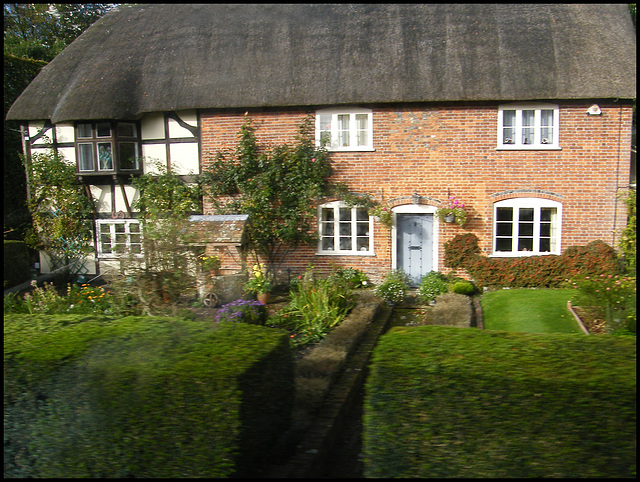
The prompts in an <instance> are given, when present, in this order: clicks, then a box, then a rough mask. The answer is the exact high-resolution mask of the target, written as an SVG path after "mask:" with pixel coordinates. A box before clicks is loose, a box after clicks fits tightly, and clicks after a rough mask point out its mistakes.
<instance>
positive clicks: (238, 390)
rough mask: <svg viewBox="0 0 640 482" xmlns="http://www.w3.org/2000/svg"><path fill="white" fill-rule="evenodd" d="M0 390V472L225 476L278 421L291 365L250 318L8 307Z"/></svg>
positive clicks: (265, 444) (286, 404)
mask: <svg viewBox="0 0 640 482" xmlns="http://www.w3.org/2000/svg"><path fill="white" fill-rule="evenodd" d="M4 388H5V390H4V393H5V395H4V401H5V477H163V478H164V477H167V478H169V477H171V478H173V477H226V476H230V475H246V474H251V470H252V468H253V467H254V466H255V467H259V466H260V464H261V463H262V462H264V461H263V460H262V459H261V458H262V457H264V454H265V453H268V449H269V447H271V446H272V445H273V443H274V442H275V439H276V438H277V436H278V435H279V434H280V433H281V432H282V431H283V430H285V429H286V428H287V427H288V425H289V423H290V415H291V409H292V400H293V361H292V356H291V351H290V348H289V342H288V337H287V335H286V334H285V333H284V332H282V331H279V330H274V329H269V328H264V327H260V326H255V325H247V324H242V323H222V324H220V325H212V324H206V323H202V322H194V321H187V320H182V319H179V318H159V317H158V318H151V317H128V318H122V319H112V320H107V319H100V318H95V317H82V316H72V317H69V316H65V317H62V316H45V315H40V316H37V315H14V316H8V317H6V318H5V385H4ZM247 461H250V462H251V463H247Z"/></svg>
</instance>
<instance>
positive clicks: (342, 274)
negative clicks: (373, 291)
mask: <svg viewBox="0 0 640 482" xmlns="http://www.w3.org/2000/svg"><path fill="white" fill-rule="evenodd" d="M333 276H335V277H336V278H337V279H339V280H344V281H345V282H346V283H347V284H348V285H349V287H351V288H353V289H357V288H366V287H367V285H368V284H369V281H368V280H367V275H366V274H364V272H363V271H361V270H359V269H356V268H338V269H337V270H336V271H335V273H334V274H333Z"/></svg>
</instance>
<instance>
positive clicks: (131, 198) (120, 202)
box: [116, 185, 140, 213]
mask: <svg viewBox="0 0 640 482" xmlns="http://www.w3.org/2000/svg"><path fill="white" fill-rule="evenodd" d="M124 192H125V193H126V195H127V201H128V202H129V207H131V206H132V205H133V203H134V202H136V201H137V200H138V198H139V197H140V196H139V192H138V190H137V189H136V188H134V187H133V186H127V185H125V186H124ZM131 209H133V208H131ZM120 211H122V212H124V213H126V212H127V205H126V204H125V202H124V197H123V196H122V188H121V187H120V186H116V212H120Z"/></svg>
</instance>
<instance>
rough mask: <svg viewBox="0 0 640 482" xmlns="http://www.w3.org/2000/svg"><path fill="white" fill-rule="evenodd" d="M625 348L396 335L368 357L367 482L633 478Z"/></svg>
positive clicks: (425, 331) (516, 338)
mask: <svg viewBox="0 0 640 482" xmlns="http://www.w3.org/2000/svg"><path fill="white" fill-rule="evenodd" d="M635 355H636V344H635V339H634V338H629V337H610V336H605V337H585V336H579V335H570V334H545V335H542V334H532V333H512V332H500V331H490V330H473V329H467V330H460V329H457V328H449V327H442V326H421V327H396V328H392V329H391V330H390V331H389V332H388V333H387V334H385V335H383V336H382V337H381V338H380V340H379V342H378V344H377V345H376V347H375V349H374V351H373V354H372V361H371V364H370V375H369V376H368V378H367V382H366V391H365V401H364V415H363V423H364V428H363V453H364V476H365V477H366V478H381V477H385V478H454V477H455V478H502V477H506V478H514V477H527V478H533V477H536V478H538V477H540V478H544V477H556V478H557V477H561V478H591V477H613V478H618V477H620V478H622V477H635V466H636V356H635Z"/></svg>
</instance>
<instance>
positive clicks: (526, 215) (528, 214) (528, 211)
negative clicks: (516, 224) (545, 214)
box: [518, 208, 533, 221]
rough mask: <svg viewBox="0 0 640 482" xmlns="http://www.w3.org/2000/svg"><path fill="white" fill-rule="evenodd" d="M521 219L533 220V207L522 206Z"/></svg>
mask: <svg viewBox="0 0 640 482" xmlns="http://www.w3.org/2000/svg"><path fill="white" fill-rule="evenodd" d="M518 219H519V220H520V221H533V208H520V213H519V218H518Z"/></svg>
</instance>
